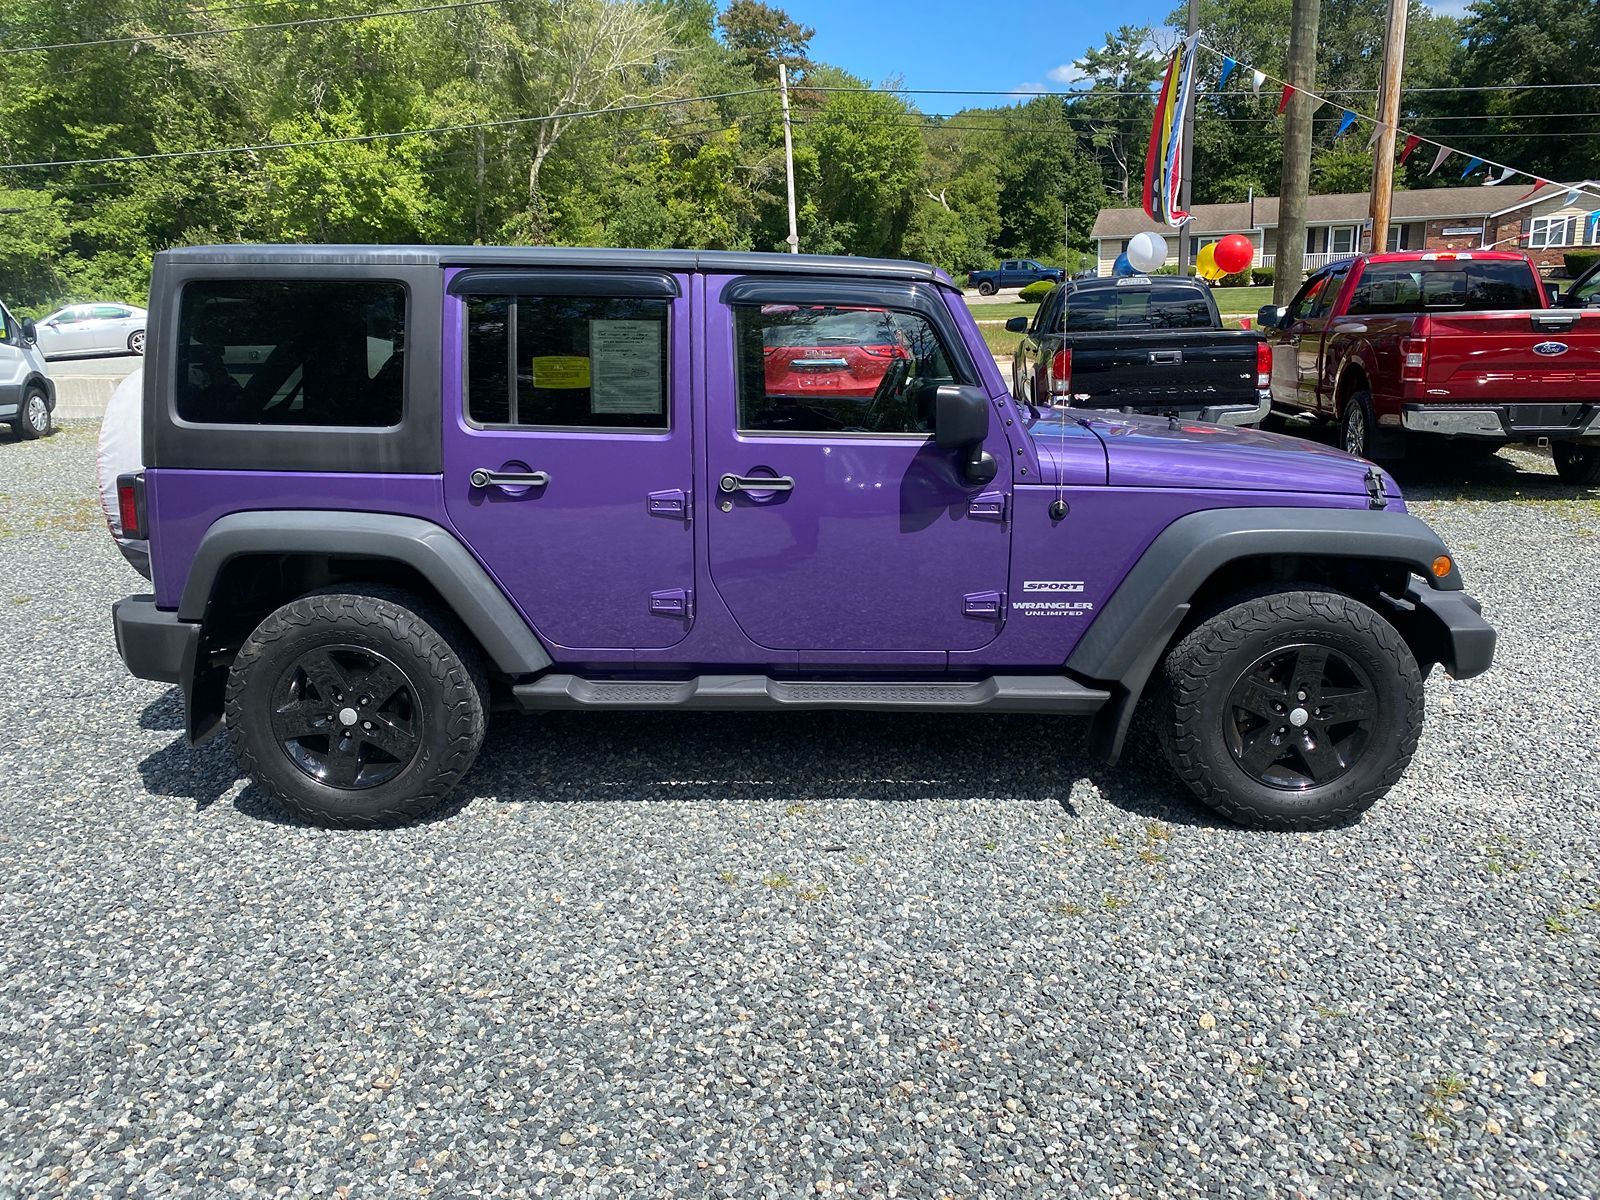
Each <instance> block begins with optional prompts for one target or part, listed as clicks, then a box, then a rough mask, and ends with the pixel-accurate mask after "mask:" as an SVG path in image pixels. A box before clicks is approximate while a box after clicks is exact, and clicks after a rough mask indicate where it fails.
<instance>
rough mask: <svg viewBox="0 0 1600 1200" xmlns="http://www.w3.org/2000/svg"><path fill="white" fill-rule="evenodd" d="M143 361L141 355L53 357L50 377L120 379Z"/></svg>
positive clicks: (50, 364)
mask: <svg viewBox="0 0 1600 1200" xmlns="http://www.w3.org/2000/svg"><path fill="white" fill-rule="evenodd" d="M143 363H144V356H143V355H139V354H109V355H107V356H106V357H104V358H53V359H51V360H50V363H49V366H50V377H51V378H52V379H64V378H67V377H69V376H90V377H93V378H106V379H122V378H123V377H124V376H127V375H130V374H132V373H133V371H134V370H135V369H136V368H137V367H139V366H141V365H142V364H143Z"/></svg>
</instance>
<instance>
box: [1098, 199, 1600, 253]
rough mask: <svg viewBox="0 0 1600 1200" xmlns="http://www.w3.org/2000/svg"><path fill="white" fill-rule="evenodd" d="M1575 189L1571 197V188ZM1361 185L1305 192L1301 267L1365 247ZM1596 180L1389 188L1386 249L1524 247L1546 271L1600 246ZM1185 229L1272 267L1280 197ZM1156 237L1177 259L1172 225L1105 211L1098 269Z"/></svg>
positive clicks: (1196, 211) (1215, 212) (1196, 209)
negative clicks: (1234, 245)
mask: <svg viewBox="0 0 1600 1200" xmlns="http://www.w3.org/2000/svg"><path fill="white" fill-rule="evenodd" d="M1575 190H1576V191H1578V193H1579V194H1578V196H1577V197H1576V198H1574V199H1571V200H1569V199H1568V197H1569V196H1570V195H1571V194H1572V192H1573V191H1575ZM1368 208H1369V199H1368V196H1367V193H1366V192H1340V193H1335V194H1332V195H1327V196H1311V197H1309V198H1308V199H1307V201H1306V254H1305V267H1306V270H1307V271H1314V270H1316V269H1317V268H1318V267H1321V266H1323V265H1325V264H1326V263H1328V262H1330V261H1332V260H1333V259H1336V258H1344V257H1346V256H1347V255H1350V254H1356V253H1360V252H1366V251H1370V250H1371V249H1372V228H1371V222H1370V221H1369V220H1368V219H1367V212H1368ZM1596 210H1600V183H1597V182H1596V181H1595V180H1583V181H1582V182H1579V183H1569V184H1563V183H1554V184H1549V185H1547V186H1545V187H1542V188H1540V189H1539V190H1538V191H1536V192H1534V193H1533V194H1532V195H1529V194H1528V189H1527V187H1526V186H1523V187H1521V188H1520V189H1519V188H1517V187H1515V186H1511V185H1498V186H1493V187H1486V186H1483V185H1481V184H1480V185H1478V186H1475V187H1445V188H1428V189H1425V190H1421V191H1397V192H1395V193H1394V200H1393V206H1392V211H1393V216H1392V218H1391V223H1390V226H1389V242H1388V247H1387V248H1388V249H1390V250H1479V249H1484V248H1485V247H1490V246H1498V247H1499V248H1500V249H1502V250H1517V249H1520V250H1525V251H1527V252H1528V254H1529V255H1530V256H1531V257H1532V258H1533V260H1534V262H1536V263H1537V264H1538V265H1539V268H1540V270H1541V271H1544V272H1545V273H1547V274H1548V273H1549V272H1550V271H1551V270H1552V269H1554V268H1557V267H1559V266H1560V265H1561V260H1562V256H1563V254H1564V253H1565V252H1566V251H1567V250H1570V249H1575V248H1578V247H1600V222H1595V221H1594V220H1592V215H1593V214H1594V213H1595V211H1596ZM1191 212H1192V213H1193V217H1194V219H1193V221H1192V222H1191V224H1190V226H1189V233H1190V235H1191V237H1192V238H1193V239H1194V251H1195V252H1196V253H1198V252H1199V250H1200V248H1201V247H1202V246H1205V245H1206V244H1207V243H1208V242H1215V241H1217V240H1219V239H1221V238H1224V237H1226V236H1227V235H1228V234H1230V233H1240V234H1243V235H1244V236H1245V237H1248V238H1249V239H1250V240H1251V242H1252V243H1253V244H1254V245H1255V248H1256V262H1255V265H1256V266H1258V267H1270V266H1273V265H1274V264H1275V262H1276V261H1277V253H1278V198H1277V197H1276V196H1258V197H1256V198H1255V200H1254V201H1247V202H1241V203H1238V204H1196V205H1194V206H1193V208H1192V209H1191ZM1145 232H1149V233H1155V234H1159V235H1164V236H1165V237H1166V240H1167V261H1168V262H1169V263H1170V264H1172V265H1174V266H1175V265H1177V261H1178V235H1177V231H1176V230H1173V229H1167V228H1164V227H1162V226H1160V225H1157V224H1156V223H1155V222H1154V221H1152V220H1151V219H1150V218H1149V217H1147V216H1146V215H1145V213H1144V210H1143V209H1139V208H1103V209H1101V210H1100V215H1099V216H1098V217H1096V218H1095V223H1094V230H1093V234H1092V236H1093V238H1094V242H1095V253H1096V259H1097V266H1098V269H1099V272H1100V274H1101V275H1109V274H1111V267H1112V264H1114V263H1115V262H1116V261H1117V255H1119V254H1121V253H1122V252H1123V251H1124V250H1126V249H1127V248H1128V240H1129V239H1130V238H1132V237H1133V236H1134V235H1135V234H1137V233H1145Z"/></svg>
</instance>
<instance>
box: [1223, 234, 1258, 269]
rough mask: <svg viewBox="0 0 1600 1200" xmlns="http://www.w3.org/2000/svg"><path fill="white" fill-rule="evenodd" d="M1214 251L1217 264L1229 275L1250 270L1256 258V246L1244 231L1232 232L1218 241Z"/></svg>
mask: <svg viewBox="0 0 1600 1200" xmlns="http://www.w3.org/2000/svg"><path fill="white" fill-rule="evenodd" d="M1214 253H1215V255H1216V263H1217V266H1219V267H1220V268H1222V270H1223V271H1224V272H1226V273H1227V274H1229V275H1237V274H1238V273H1239V272H1240V271H1248V270H1249V269H1250V264H1251V263H1253V262H1254V261H1255V259H1256V248H1255V246H1254V245H1252V244H1251V242H1250V239H1249V238H1247V237H1245V236H1244V234H1242V233H1230V234H1229V235H1228V236H1227V237H1225V238H1223V239H1222V240H1221V241H1220V242H1218V243H1217V246H1216V250H1215V252H1214Z"/></svg>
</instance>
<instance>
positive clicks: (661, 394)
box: [467, 296, 668, 430]
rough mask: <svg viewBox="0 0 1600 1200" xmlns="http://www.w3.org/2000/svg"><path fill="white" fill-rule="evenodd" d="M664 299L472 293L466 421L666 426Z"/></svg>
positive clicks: (544, 425)
mask: <svg viewBox="0 0 1600 1200" xmlns="http://www.w3.org/2000/svg"><path fill="white" fill-rule="evenodd" d="M667 307H668V305H667V301H665V300H654V299H645V298H642V297H601V296H472V297H470V298H469V299H468V300H467V416H468V417H469V418H470V419H471V420H472V421H473V422H474V423H475V424H478V425H515V426H519V427H525V426H534V427H538V428H555V429H619V430H626V429H635V430H662V429H666V428H667V382H666V380H667V372H666V363H667Z"/></svg>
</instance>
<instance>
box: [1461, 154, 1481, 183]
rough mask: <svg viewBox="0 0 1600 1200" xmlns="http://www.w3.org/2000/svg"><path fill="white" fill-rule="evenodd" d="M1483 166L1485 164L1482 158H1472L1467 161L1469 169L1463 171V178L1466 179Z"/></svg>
mask: <svg viewBox="0 0 1600 1200" xmlns="http://www.w3.org/2000/svg"><path fill="white" fill-rule="evenodd" d="M1481 166H1483V159H1481V158H1474V159H1471V160H1470V161H1469V162H1468V163H1467V169H1466V170H1465V171H1463V172H1461V178H1463V179H1465V178H1466V177H1467V176H1468V175H1471V174H1472V173H1473V172H1474V171H1476V170H1477V169H1478V168H1479V167H1481Z"/></svg>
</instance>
